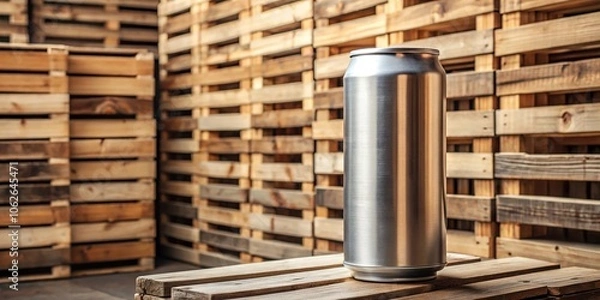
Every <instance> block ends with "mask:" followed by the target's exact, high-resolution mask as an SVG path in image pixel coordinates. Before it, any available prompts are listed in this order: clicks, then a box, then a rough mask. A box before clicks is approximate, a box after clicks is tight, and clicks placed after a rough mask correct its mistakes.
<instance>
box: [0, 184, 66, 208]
mask: <svg viewBox="0 0 600 300" xmlns="http://www.w3.org/2000/svg"><path fill="white" fill-rule="evenodd" d="M10 190H11V188H10V187H9V186H8V185H4V186H2V187H0V205H6V204H8V203H9V202H8V201H9V196H10V195H12V194H11V193H10ZM67 199H69V186H52V185H50V184H47V183H46V184H43V183H42V184H21V183H19V203H20V204H29V203H41V202H50V201H52V200H67Z"/></svg>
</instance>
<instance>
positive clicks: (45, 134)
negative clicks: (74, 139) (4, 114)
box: [0, 119, 69, 140]
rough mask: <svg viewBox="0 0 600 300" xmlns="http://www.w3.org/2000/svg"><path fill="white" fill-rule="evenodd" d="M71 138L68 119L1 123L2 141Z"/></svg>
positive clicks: (14, 120) (0, 134) (0, 135)
mask: <svg viewBox="0 0 600 300" xmlns="http://www.w3.org/2000/svg"><path fill="white" fill-rule="evenodd" d="M68 136H69V121H68V120H66V119H11V120H2V121H1V122H0V140H2V139H46V138H59V137H68Z"/></svg>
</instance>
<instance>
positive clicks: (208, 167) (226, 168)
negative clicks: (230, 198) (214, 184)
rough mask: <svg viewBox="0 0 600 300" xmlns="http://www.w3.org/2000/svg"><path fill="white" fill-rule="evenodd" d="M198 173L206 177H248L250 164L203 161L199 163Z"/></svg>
mask: <svg viewBox="0 0 600 300" xmlns="http://www.w3.org/2000/svg"><path fill="white" fill-rule="evenodd" d="M199 173H200V174H202V175H204V176H207V177H217V178H248V177H249V175H250V166H249V165H248V164H245V163H237V162H227V161H204V162H201V163H200V164H199Z"/></svg>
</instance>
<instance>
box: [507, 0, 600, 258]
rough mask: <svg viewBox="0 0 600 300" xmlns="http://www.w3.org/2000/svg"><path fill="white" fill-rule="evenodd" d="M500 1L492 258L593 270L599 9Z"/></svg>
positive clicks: (598, 208) (597, 238)
mask: <svg viewBox="0 0 600 300" xmlns="http://www.w3.org/2000/svg"><path fill="white" fill-rule="evenodd" d="M501 4H502V5H501V13H502V23H503V24H502V29H501V30H498V31H497V32H496V41H495V54H496V55H497V56H498V57H500V59H501V70H500V71H498V73H497V86H496V91H497V94H498V96H499V97H500V109H499V110H497V111H496V133H497V134H498V135H499V136H500V152H499V153H497V154H496V156H495V176H496V177H497V178H499V179H500V184H501V188H500V191H499V196H498V200H497V201H498V202H497V214H498V222H500V238H498V245H497V256H498V257H505V256H512V255H522V256H527V257H537V258H542V259H545V260H550V261H556V262H561V263H562V264H564V265H587V266H593V267H600V226H599V223H598V220H599V217H600V201H598V200H599V199H600V184H599V183H598V180H599V179H600V172H599V169H598V167H597V166H598V162H599V160H600V155H599V154H598V153H599V152H598V150H599V148H598V145H599V144H600V139H599V138H600V123H599V116H600V114H599V112H600V111H599V109H600V103H599V102H600V80H599V77H598V71H599V70H600V56H599V55H598V53H599V52H598V51H599V49H600V34H598V32H599V31H600V23H599V22H598V20H600V12H598V9H599V8H600V6H599V5H598V2H597V1H558V0H554V1H525V0H521V1H502V3H501Z"/></svg>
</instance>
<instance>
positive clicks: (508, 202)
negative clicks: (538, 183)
mask: <svg viewBox="0 0 600 300" xmlns="http://www.w3.org/2000/svg"><path fill="white" fill-rule="evenodd" d="M497 211H498V222H507V223H519V224H532V225H543V226H552V227H562V228H574V229H582V230H591V231H600V202H599V201H596V200H586V199H573V198H559V197H545V196H529V195H527V196H521V195H499V196H498V200H497Z"/></svg>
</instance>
